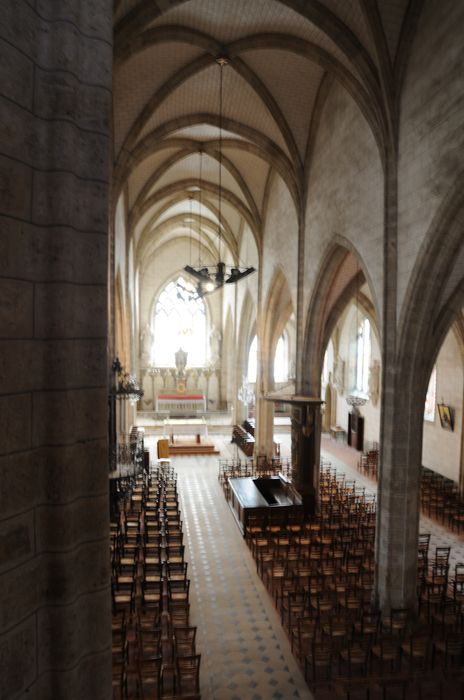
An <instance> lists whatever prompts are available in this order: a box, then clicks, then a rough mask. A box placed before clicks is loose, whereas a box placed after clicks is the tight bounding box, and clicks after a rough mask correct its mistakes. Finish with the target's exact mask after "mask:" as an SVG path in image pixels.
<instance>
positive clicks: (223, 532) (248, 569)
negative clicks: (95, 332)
mask: <svg viewBox="0 0 464 700" xmlns="http://www.w3.org/2000/svg"><path fill="white" fill-rule="evenodd" d="M275 439H276V441H277V442H280V443H281V453H282V456H283V457H286V456H289V453H290V435H289V434H288V432H283V433H281V434H280V433H279V434H278V435H276V437H275ZM156 440H157V438H156V437H154V436H153V437H152V436H147V439H146V444H147V446H148V448H149V450H150V453H151V456H152V457H153V458H154V454H155V447H156ZM214 442H215V443H216V445H217V447H218V449H219V450H220V452H221V457H223V458H232V457H233V456H234V455H236V449H237V448H236V447H235V446H232V445H231V444H230V436H229V435H228V434H227V435H224V434H223V435H216V434H215V435H214ZM322 455H323V458H324V459H326V460H328V461H330V462H332V464H333V466H335V467H337V469H338V470H339V471H340V472H343V473H345V474H346V475H347V476H348V478H355V479H356V480H357V482H358V483H362V484H363V485H365V487H366V490H368V491H375V490H376V484H375V482H373V481H371V480H369V479H367V478H364V477H363V476H362V475H361V474H359V472H357V470H356V468H355V467H356V463H357V459H358V453H356V452H355V450H352V449H351V448H348V447H345V446H343V445H340V444H339V443H336V442H335V441H334V440H331V439H330V438H328V437H323V440H322ZM172 466H173V467H174V468H175V470H176V472H177V474H178V492H179V498H180V507H181V511H182V519H183V531H184V541H185V544H186V560H187V561H188V566H189V576H190V578H191V588H190V603H191V624H194V625H197V628H198V629H197V652H199V653H201V655H202V665H201V690H202V700H272V699H275V700H290V698H311V697H312V695H311V693H310V692H309V690H308V688H307V686H306V683H305V681H304V678H303V676H302V673H301V671H300V669H299V667H298V665H297V663H296V661H295V659H294V657H293V656H292V653H291V651H290V644H289V642H288V639H287V636H286V634H285V633H284V631H283V629H282V627H281V625H280V620H279V617H278V615H277V613H276V610H275V608H274V605H273V603H272V601H271V599H270V597H269V595H268V593H267V591H266V589H265V588H264V586H263V584H262V583H261V580H260V579H259V577H258V575H257V574H256V569H255V565H254V562H253V559H252V557H251V555H250V552H249V550H248V548H247V546H246V545H245V542H244V540H243V538H242V536H241V534H240V532H239V530H238V527H237V525H236V523H235V521H234V518H233V516H232V513H231V512H230V510H229V508H228V505H227V503H226V501H225V499H224V497H223V493H222V489H221V488H220V486H219V484H218V480H217V474H218V457H207V456H201V457H200V456H198V457H187V456H182V457H180V456H179V457H173V459H172ZM421 531H422V532H431V534H432V540H431V547H432V548H433V547H435V546H437V545H443V544H446V545H448V544H449V545H451V547H452V553H451V558H450V560H451V564H452V566H454V563H455V562H456V561H464V540H463V538H462V537H458V536H457V535H453V534H452V533H450V532H448V531H446V530H445V529H444V528H442V527H440V525H438V524H437V523H435V522H433V521H431V520H430V519H428V518H421Z"/></svg>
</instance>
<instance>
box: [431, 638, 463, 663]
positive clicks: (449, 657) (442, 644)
mask: <svg viewBox="0 0 464 700" xmlns="http://www.w3.org/2000/svg"><path fill="white" fill-rule="evenodd" d="M437 661H438V664H439V665H440V666H441V667H442V668H444V669H445V670H446V669H448V668H450V667H451V668H459V669H462V670H463V671H464V635H463V634H461V633H452V634H448V635H447V636H446V637H445V639H441V640H438V641H435V642H434V644H433V664H434V665H435V663H436V662H437Z"/></svg>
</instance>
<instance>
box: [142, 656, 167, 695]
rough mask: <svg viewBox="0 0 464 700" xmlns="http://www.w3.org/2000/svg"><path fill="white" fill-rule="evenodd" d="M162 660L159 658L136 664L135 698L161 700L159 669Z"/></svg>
mask: <svg viewBox="0 0 464 700" xmlns="http://www.w3.org/2000/svg"><path fill="white" fill-rule="evenodd" d="M162 664H163V659H162V657H161V655H160V656H158V657H156V658H150V659H147V660H144V659H141V660H140V661H139V663H138V668H137V670H138V684H137V685H138V687H137V693H138V695H137V697H140V698H141V700H161V696H162V690H161V669H162Z"/></svg>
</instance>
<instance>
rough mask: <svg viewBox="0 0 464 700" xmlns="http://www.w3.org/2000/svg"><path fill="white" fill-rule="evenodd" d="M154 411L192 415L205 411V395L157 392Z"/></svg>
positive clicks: (174, 414)
mask: <svg viewBox="0 0 464 700" xmlns="http://www.w3.org/2000/svg"><path fill="white" fill-rule="evenodd" d="M156 411H157V412H159V413H168V414H169V415H170V416H192V415H197V414H203V413H206V397H205V396H203V395H202V394H159V395H158V396H157V398H156Z"/></svg>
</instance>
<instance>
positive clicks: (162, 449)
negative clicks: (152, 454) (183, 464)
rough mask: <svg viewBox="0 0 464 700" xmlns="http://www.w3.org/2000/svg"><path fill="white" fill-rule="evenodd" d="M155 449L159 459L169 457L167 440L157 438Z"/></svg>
mask: <svg viewBox="0 0 464 700" xmlns="http://www.w3.org/2000/svg"><path fill="white" fill-rule="evenodd" d="M157 449H158V459H159V460H160V459H161V460H168V459H169V440H158V445H157Z"/></svg>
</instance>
